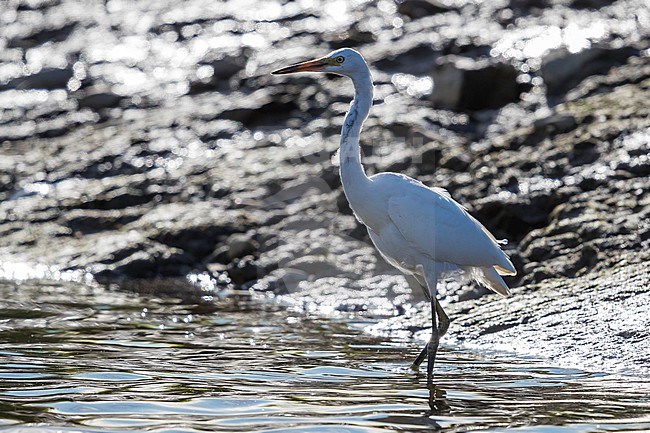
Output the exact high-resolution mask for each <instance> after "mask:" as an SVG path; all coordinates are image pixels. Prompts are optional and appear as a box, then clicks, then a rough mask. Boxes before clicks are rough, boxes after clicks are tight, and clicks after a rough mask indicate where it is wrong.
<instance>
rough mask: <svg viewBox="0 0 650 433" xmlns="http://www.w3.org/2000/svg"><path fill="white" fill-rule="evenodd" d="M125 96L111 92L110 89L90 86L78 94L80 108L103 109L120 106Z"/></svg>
mask: <svg viewBox="0 0 650 433" xmlns="http://www.w3.org/2000/svg"><path fill="white" fill-rule="evenodd" d="M123 99H124V96H121V95H118V94H116V93H113V92H111V91H110V90H108V89H102V88H92V87H91V88H88V89H85V90H83V91H82V92H81V94H80V95H79V96H78V100H77V102H78V104H79V108H90V109H91V110H95V111H98V110H103V109H106V108H113V107H117V106H119V104H120V102H121V101H122V100H123Z"/></svg>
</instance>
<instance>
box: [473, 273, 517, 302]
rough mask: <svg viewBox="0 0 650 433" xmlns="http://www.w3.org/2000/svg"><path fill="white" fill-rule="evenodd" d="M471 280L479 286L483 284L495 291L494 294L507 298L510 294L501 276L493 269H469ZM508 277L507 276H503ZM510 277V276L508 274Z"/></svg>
mask: <svg viewBox="0 0 650 433" xmlns="http://www.w3.org/2000/svg"><path fill="white" fill-rule="evenodd" d="M495 267H496V266H495ZM471 274H472V278H474V279H475V280H476V281H478V282H479V283H480V284H483V285H484V286H485V287H487V288H488V289H491V290H493V291H495V292H496V293H498V294H500V295H503V296H508V295H509V294H510V288H509V287H508V285H507V284H506V282H505V281H503V278H501V275H499V272H498V271H497V269H495V268H472V269H471ZM505 275H508V274H505ZM510 275H512V274H510Z"/></svg>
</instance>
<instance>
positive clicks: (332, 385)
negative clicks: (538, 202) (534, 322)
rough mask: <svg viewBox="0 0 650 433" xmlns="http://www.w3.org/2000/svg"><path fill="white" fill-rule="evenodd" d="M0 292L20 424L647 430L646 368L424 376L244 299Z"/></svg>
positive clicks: (351, 337)
mask: <svg viewBox="0 0 650 433" xmlns="http://www.w3.org/2000/svg"><path fill="white" fill-rule="evenodd" d="M0 299H2V301H0V330H1V331H2V332H1V333H0V426H3V427H4V426H7V427H8V428H10V429H11V428H16V429H18V428H21V429H23V428H28V427H27V425H35V424H39V426H38V427H34V428H33V431H47V430H46V429H45V427H43V426H51V429H50V431H58V430H63V431H66V430H68V431H78V430H79V429H82V430H83V431H115V430H118V429H119V430H123V429H128V430H129V431H172V430H173V431H262V430H263V431H269V430H286V429H297V430H299V431H327V430H329V431H337V432H338V431H355V432H356V431H382V430H407V431H412V430H421V429H424V430H443V431H467V430H473V429H492V430H491V431H502V430H504V429H517V431H538V430H535V427H536V426H537V428H539V427H540V426H545V427H544V429H545V430H544V431H549V430H548V429H549V428H551V427H549V426H553V427H552V431H563V430H566V431H571V432H582V431H585V432H587V431H623V430H631V429H633V430H647V429H650V416H649V415H648V412H649V410H648V408H649V407H650V398H649V397H648V391H649V390H650V386H648V385H647V384H646V383H645V382H644V381H643V380H641V379H638V380H637V379H634V378H624V379H623V378H617V377H611V376H605V375H600V374H593V373H588V372H584V371H580V370H569V369H554V368H549V367H548V366H546V365H544V364H542V363H540V362H536V361H534V360H518V359H511V358H510V357H501V356H494V355H493V356H489V357H488V356H486V355H481V354H475V353H468V352H463V351H450V350H444V348H443V351H442V352H441V354H440V364H439V368H438V369H437V370H436V372H437V376H436V378H435V383H434V384H433V385H432V386H431V388H429V389H427V387H426V377H424V376H425V375H423V374H421V375H419V376H418V375H415V374H414V373H412V372H411V371H410V370H409V369H408V365H409V362H408V361H409V360H410V359H411V358H412V357H413V355H414V353H415V352H417V351H418V348H417V347H411V346H405V345H403V344H401V343H399V342H392V341H387V340H385V339H380V338H376V337H372V336H369V335H366V334H363V333H360V332H357V331H353V330H351V329H350V327H349V326H348V324H346V323H341V322H332V321H327V320H323V319H318V318H312V317H305V316H302V315H300V314H298V313H292V312H291V311H287V310H286V309H283V308H280V307H278V306H275V305H268V304H266V305H262V304H259V303H254V302H252V301H250V300H248V299H242V298H233V299H228V300H225V301H219V302H218V303H216V304H214V305H212V304H205V305H192V304H183V303H181V302H180V301H175V300H170V299H156V298H151V297H143V296H138V295H135V294H128V293H124V292H114V291H109V290H105V289H100V288H96V287H89V286H84V285H80V284H77V283H61V284H46V283H40V284H39V283H28V282H22V283H20V284H17V283H2V284H0ZM354 320H355V319H354V317H351V319H350V321H351V322H352V321H354ZM364 320H367V318H366V319H364ZM21 431H24V430H21ZM488 431H489V430H488Z"/></svg>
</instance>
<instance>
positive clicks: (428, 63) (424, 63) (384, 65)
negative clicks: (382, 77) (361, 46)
mask: <svg viewBox="0 0 650 433" xmlns="http://www.w3.org/2000/svg"><path fill="white" fill-rule="evenodd" d="M438 57H439V54H438V52H437V50H436V49H435V48H434V47H433V46H432V45H431V44H427V43H420V44H418V45H415V46H414V47H411V48H409V49H408V50H406V51H403V52H400V53H398V54H395V55H391V56H387V57H385V58H381V59H379V60H378V61H376V62H375V63H374V64H373V66H374V67H375V68H378V69H381V70H383V71H387V72H401V73H408V74H413V75H424V74H428V73H429V72H431V68H432V67H433V66H434V65H435V64H436V59H437V58H438Z"/></svg>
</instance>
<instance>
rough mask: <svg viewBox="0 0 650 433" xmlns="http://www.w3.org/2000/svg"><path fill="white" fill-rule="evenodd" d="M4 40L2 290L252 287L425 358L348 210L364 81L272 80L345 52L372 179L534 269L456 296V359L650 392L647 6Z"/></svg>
mask: <svg viewBox="0 0 650 433" xmlns="http://www.w3.org/2000/svg"><path fill="white" fill-rule="evenodd" d="M307 3H309V4H307ZM0 23H1V24H2V25H0V47H2V49H1V50H0V110H2V111H1V116H0V277H3V278H6V279H21V278H52V277H57V276H58V277H61V276H62V275H68V276H72V277H70V278H92V279H94V280H96V281H98V282H100V283H102V284H117V285H118V287H122V288H124V289H131V290H141V291H156V292H165V293H169V294H172V295H176V296H183V297H194V298H196V297H197V296H198V297H201V296H208V295H212V294H214V293H227V291H228V290H232V289H244V290H248V289H250V290H254V291H255V292H256V293H264V294H266V295H268V296H271V295H272V296H273V297H275V298H278V299H280V300H281V301H282V302H285V303H286V304H288V305H289V306H292V307H294V308H300V309H304V310H306V311H309V312H318V313H319V314H337V313H341V314H348V313H350V312H354V313H360V314H362V315H365V316H367V317H372V318H375V319H378V320H379V321H378V323H377V324H376V325H373V326H372V327H371V328H370V329H369V330H370V331H371V332H379V333H390V334H391V335H395V336H404V337H409V336H411V335H412V334H415V335H416V336H421V337H422V338H424V336H425V334H426V326H427V324H428V322H429V319H428V317H427V314H428V313H427V308H426V306H425V305H423V304H422V303H420V302H421V301H422V300H421V299H420V298H418V294H417V293H414V294H412V293H411V290H410V288H409V285H408V283H407V281H406V280H405V279H404V278H403V277H402V276H400V275H399V274H398V273H396V272H395V271H394V270H393V269H392V268H390V267H389V266H388V265H387V264H386V263H384V262H383V261H382V259H381V258H379V257H378V256H377V254H376V252H375V251H374V249H373V248H372V246H371V245H370V244H369V240H368V238H367V234H366V232H365V229H364V228H363V227H362V226H361V225H360V224H359V223H358V222H357V221H356V220H355V218H354V216H353V215H352V214H351V211H350V209H349V207H348V206H347V203H346V200H345V197H344V196H343V193H342V190H341V186H340V180H339V178H338V168H337V166H336V161H335V159H336V158H334V157H333V155H334V152H335V150H336V149H337V147H338V136H337V134H338V131H339V129H340V126H341V122H342V119H343V114H344V113H345V111H346V109H347V104H348V102H349V99H350V97H351V90H352V88H351V84H350V83H349V82H347V81H346V80H345V79H342V78H335V77H317V76H302V77H291V78H290V79H287V78H282V77H273V76H270V75H269V72H270V71H271V70H273V69H274V68H277V67H280V66H284V65H287V64H289V63H292V62H294V61H300V60H305V59H309V58H313V57H317V56H321V55H324V54H326V53H327V52H328V51H330V50H332V49H335V48H339V47H342V46H351V47H354V48H356V49H358V50H360V51H361V52H362V53H363V54H364V56H365V57H366V59H367V60H368V61H369V63H371V65H372V71H373V76H374V79H375V85H376V89H375V107H374V108H373V111H372V112H371V115H370V118H369V119H368V121H367V123H366V127H365V129H364V132H363V133H362V140H361V141H362V147H363V151H364V163H365V164H366V167H367V171H368V172H369V174H370V173H375V172H378V171H397V172H403V173H406V174H409V175H411V176H414V177H417V178H418V179H420V180H422V181H423V182H425V183H426V184H429V185H432V186H440V187H444V188H447V189H448V190H449V191H450V193H451V194H452V196H453V197H454V198H455V199H456V200H458V201H459V202H461V203H463V204H464V205H466V206H467V207H468V209H469V210H470V212H471V213H472V214H473V215H474V216H476V217H477V218H478V219H479V220H480V221H482V222H483V223H484V224H485V225H486V226H487V227H488V228H489V229H490V230H491V231H492V232H493V233H494V234H495V235H496V237H497V238H507V239H509V240H510V243H509V244H508V245H507V247H506V250H507V252H508V253H509V254H510V255H511V257H512V259H513V262H514V263H515V265H516V267H517V268H518V269H519V270H520V273H519V275H518V276H517V277H514V278H511V279H510V280H509V281H508V283H509V284H510V285H511V286H512V287H513V288H514V289H513V292H514V294H513V296H511V297H509V298H503V299H502V298H499V297H497V296H496V295H486V293H485V291H484V290H482V289H479V288H476V287H470V286H460V285H459V284H458V283H454V282H449V284H447V286H446V288H445V290H444V291H443V296H444V299H443V300H444V302H445V303H446V304H447V305H448V307H447V308H448V310H449V312H450V316H451V317H452V321H453V322H452V326H451V328H450V336H449V338H447V340H446V341H447V342H448V343H451V344H456V343H458V344H467V345H476V346H480V347H482V348H485V349H506V350H512V351H516V352H518V353H520V354H523V355H535V356H542V357H548V358H550V359H552V360H553V362H555V363H559V364H563V365H576V366H585V367H588V368H592V369H595V370H604V371H617V372H627V373H634V374H648V373H649V372H650V349H648V345H647V344H644V342H645V341H647V339H648V338H650V331H649V330H650V314H648V312H647V305H648V304H649V303H650V302H649V301H650V294H649V293H650V292H649V291H648V290H647V288H648V287H650V251H649V248H648V247H649V244H650V241H649V238H650V196H649V194H648V192H649V191H650V155H649V150H648V149H650V104H648V101H649V100H650V44H649V42H648V41H649V36H650V13H649V12H648V8H647V5H645V2H644V1H640V0H638V1H637V0H619V1H616V2H611V1H595V0H591V1H583V0H572V1H571V0H566V1H552V2H539V1H520V0H510V1H504V2H482V3H481V2H472V1H462V0H460V1H428V0H404V1H402V2H398V3H395V2H393V1H389V0H380V1H362V2H356V3H354V5H351V4H348V3H347V2H318V1H316V2H306V3H305V4H304V5H299V4H298V3H295V2H290V3H286V4H285V3H279V2H278V3H276V2H255V1H249V2H239V1H238V2H235V1H229V2H223V3H222V2H207V1H205V0H196V1H190V2H184V3H183V4H179V3H178V2H171V1H161V2H146V1H138V2H122V1H118V0H111V1H108V2H102V3H92V4H90V5H88V4H86V3H85V2H79V1H72V0H43V1H37V0H34V1H18V0H16V1H13V0H12V1H9V2H8V3H5V4H4V5H3V6H2V7H1V8H0ZM483 295H486V296H483Z"/></svg>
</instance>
